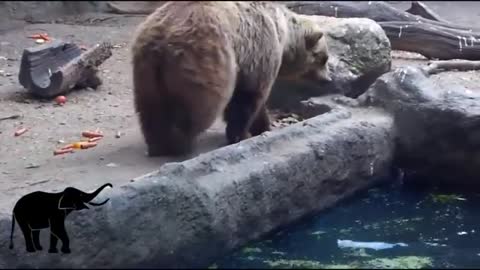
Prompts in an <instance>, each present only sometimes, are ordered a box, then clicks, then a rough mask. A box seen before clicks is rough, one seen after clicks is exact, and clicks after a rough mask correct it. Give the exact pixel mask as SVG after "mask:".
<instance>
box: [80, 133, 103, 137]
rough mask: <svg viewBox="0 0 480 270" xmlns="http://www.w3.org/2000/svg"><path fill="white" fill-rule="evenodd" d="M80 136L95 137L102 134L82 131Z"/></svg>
mask: <svg viewBox="0 0 480 270" xmlns="http://www.w3.org/2000/svg"><path fill="white" fill-rule="evenodd" d="M82 136H83V137H86V138H95V137H103V134H102V133H99V132H92V131H84V132H82Z"/></svg>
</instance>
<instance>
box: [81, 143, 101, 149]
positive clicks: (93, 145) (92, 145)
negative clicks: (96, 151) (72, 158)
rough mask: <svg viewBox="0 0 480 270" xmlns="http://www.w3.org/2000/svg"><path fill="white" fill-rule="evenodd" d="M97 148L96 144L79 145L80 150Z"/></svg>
mask: <svg viewBox="0 0 480 270" xmlns="http://www.w3.org/2000/svg"><path fill="white" fill-rule="evenodd" d="M95 146H97V143H96V142H86V143H82V144H81V146H80V147H81V149H88V148H92V147H95Z"/></svg>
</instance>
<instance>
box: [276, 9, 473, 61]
mask: <svg viewBox="0 0 480 270" xmlns="http://www.w3.org/2000/svg"><path fill="white" fill-rule="evenodd" d="M285 5H286V6H287V7H288V8H289V9H291V10H293V11H295V12H297V13H300V14H306V15H321V16H333V17H340V18H351V17H365V18H369V19H372V20H374V21H376V22H377V23H379V24H380V26H381V27H382V28H383V29H384V30H385V32H386V34H387V36H388V38H389V39H390V43H391V45H392V49H394V50H402V51H410V52H415V53H419V54H422V55H423V56H425V57H427V58H430V59H432V58H437V59H441V60H449V59H468V60H480V33H475V32H473V30H472V29H471V28H469V27H465V26H460V25H456V24H452V23H448V22H444V21H437V20H430V19H427V18H423V17H420V16H417V15H413V14H410V13H408V12H405V11H401V10H399V9H396V8H394V7H392V6H391V5H389V4H387V3H385V2H381V1H368V2H367V1H362V2H341V1H318V2H313V1H312V2H309V1H294V2H287V3H286V4H285ZM410 10H412V8H410ZM429 12H430V11H429ZM420 13H421V12H420ZM427 13H428V12H423V15H424V16H428V15H427ZM430 16H432V15H430ZM437 19H438V18H437Z"/></svg>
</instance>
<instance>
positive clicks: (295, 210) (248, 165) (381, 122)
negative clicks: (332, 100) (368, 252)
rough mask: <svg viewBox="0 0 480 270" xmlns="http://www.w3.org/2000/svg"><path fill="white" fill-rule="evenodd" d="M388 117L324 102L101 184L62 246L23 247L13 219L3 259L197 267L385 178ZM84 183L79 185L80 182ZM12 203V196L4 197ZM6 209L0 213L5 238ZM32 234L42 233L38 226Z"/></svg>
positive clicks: (1, 240)
mask: <svg viewBox="0 0 480 270" xmlns="http://www.w3.org/2000/svg"><path fill="white" fill-rule="evenodd" d="M394 135H395V134H394V129H393V119H392V118H391V117H390V116H389V115H388V114H385V113H383V112H381V111H379V110H378V109H375V108H373V109H371V108H348V107H341V108H333V109H332V110H331V111H330V112H328V113H325V114H323V115H320V116H317V117H313V118H310V119H307V120H305V121H303V122H301V123H297V124H293V125H290V126H288V127H285V128H283V129H278V130H274V131H271V132H268V133H267V135H264V136H257V137H254V138H251V139H248V140H244V141H242V142H240V143H238V144H234V145H229V146H226V147H223V148H220V149H217V150H214V151H211V152H208V153H204V154H201V155H199V156H197V157H195V158H193V159H189V160H186V161H183V162H179V163H175V162H172V163H167V164H165V165H163V166H162V167H161V168H160V169H159V170H158V171H156V172H153V173H150V174H148V175H145V176H143V177H139V178H136V179H133V181H131V182H128V183H125V184H123V186H117V187H114V188H113V189H108V190H105V192H102V193H100V194H99V196H98V197H97V198H96V199H95V201H97V202H102V201H104V200H105V199H107V198H110V200H109V201H108V202H107V203H106V204H105V205H104V206H102V207H97V208H91V209H86V210H84V211H75V212H74V213H72V214H71V215H70V216H69V217H68V218H67V221H66V222H65V224H66V229H67V231H68V234H69V236H70V244H71V250H72V253H71V254H69V255H68V256H51V254H49V253H47V252H46V250H47V249H48V238H46V237H45V239H46V240H44V241H46V242H42V244H43V245H44V251H42V252H37V253H35V254H32V256H29V254H26V251H25V246H24V241H23V239H22V234H21V233H20V230H19V228H18V226H17V229H16V232H15V237H14V242H15V247H14V249H13V250H10V249H7V248H4V249H3V250H2V252H0V265H2V266H5V267H4V268H18V266H24V267H29V268H30V267H36V268H51V267H55V268H80V267H82V268H93V267H95V268H119V267H121V268H151V267H154V268H202V267H206V266H208V265H210V264H211V263H212V262H213V261H214V260H216V259H219V258H220V257H223V256H224V255H226V254H227V253H229V252H231V251H232V250H234V249H236V248H239V247H241V246H243V245H245V244H246V243H248V242H249V241H253V240H256V239H259V238H260V237H262V236H263V235H265V234H266V233H268V232H271V231H272V230H275V229H278V228H280V227H282V226H286V225H288V224H291V223H292V222H295V221H298V220H299V219H301V218H303V217H306V216H307V215H311V214H313V213H316V212H317V211H320V210H323V209H326V208H329V207H332V206H333V205H334V204H336V203H338V202H339V201H341V200H343V199H345V198H348V197H350V196H352V195H353V194H355V193H356V192H358V191H361V190H365V189H367V188H369V187H371V186H372V185H376V184H378V183H380V182H381V181H382V180H385V179H386V177H389V172H390V164H391V161H392V158H393V149H394ZM87 192H88V191H87ZM12 207H13V202H12ZM10 219H11V212H8V213H1V212H0V246H1V247H7V246H8V241H9V239H10V238H9V235H10V229H11V220H10ZM41 235H47V234H46V233H45V232H43V233H41Z"/></svg>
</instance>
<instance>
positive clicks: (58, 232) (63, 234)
mask: <svg viewBox="0 0 480 270" xmlns="http://www.w3.org/2000/svg"><path fill="white" fill-rule="evenodd" d="M51 222H52V223H51V224H50V226H51V230H52V233H53V234H55V236H57V237H58V238H60V240H61V241H62V249H61V250H62V252H63V253H70V240H69V239H68V235H67V231H66V230H65V224H64V220H63V219H60V220H56V221H51Z"/></svg>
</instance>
